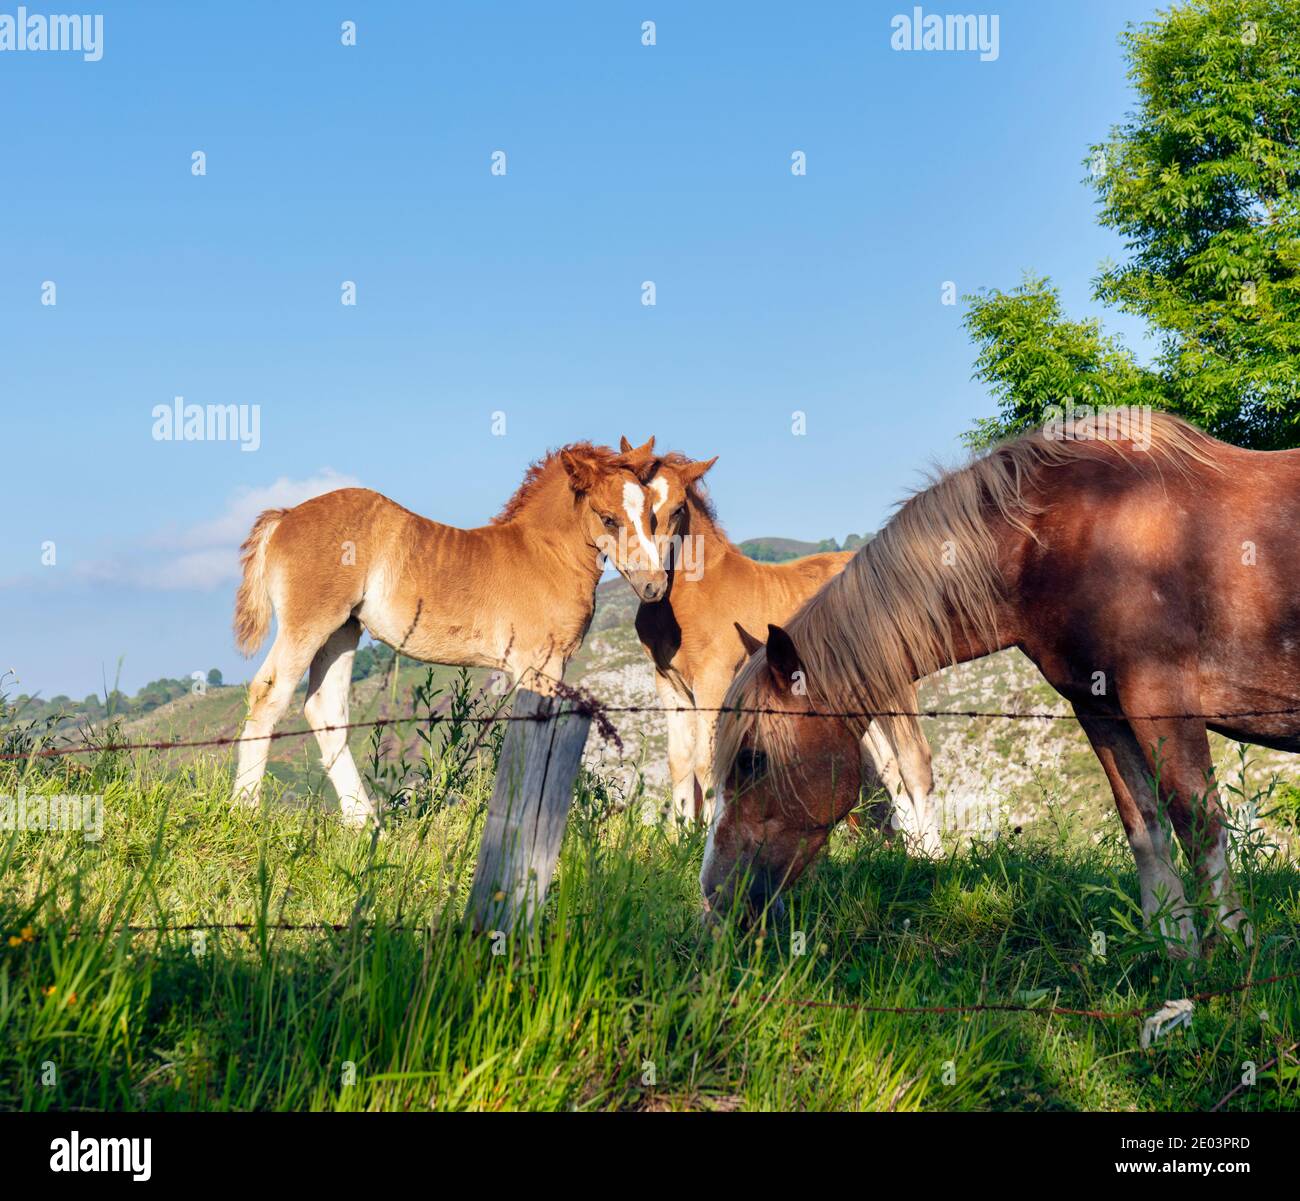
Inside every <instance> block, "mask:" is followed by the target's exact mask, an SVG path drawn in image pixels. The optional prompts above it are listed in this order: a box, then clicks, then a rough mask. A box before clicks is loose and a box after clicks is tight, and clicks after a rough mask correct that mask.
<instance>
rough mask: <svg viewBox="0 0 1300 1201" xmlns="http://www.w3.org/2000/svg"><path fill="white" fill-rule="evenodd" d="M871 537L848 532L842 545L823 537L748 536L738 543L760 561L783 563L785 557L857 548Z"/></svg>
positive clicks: (794, 557) (832, 539) (799, 557)
mask: <svg viewBox="0 0 1300 1201" xmlns="http://www.w3.org/2000/svg"><path fill="white" fill-rule="evenodd" d="M871 538H872V535H871V534H850V535H849V536H848V537H847V538H845V539H844V543H843V545H841V544H840V543H838V542H836V541H835V539H834V538H823V539H822V540H821V541H820V542H800V541H799V539H797V538H748V539H746V540H745V541H744V542H742V543H740V549H741V550H743V551H744V552H745V554H747V555H748V556H749V557H750V558H751V559H756V560H758V562H760V563H784V562H785V561H786V560H787V559H802V558H803V557H804V555H819V554H822V553H823V552H825V551H833V550H857V549H858V547H859V546H863V545H865V544H866V543H867V542H870V541H871Z"/></svg>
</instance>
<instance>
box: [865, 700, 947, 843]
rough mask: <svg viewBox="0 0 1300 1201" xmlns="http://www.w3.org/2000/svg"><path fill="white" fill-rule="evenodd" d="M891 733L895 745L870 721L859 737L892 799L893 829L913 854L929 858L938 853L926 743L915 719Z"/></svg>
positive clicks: (936, 815)
mask: <svg viewBox="0 0 1300 1201" xmlns="http://www.w3.org/2000/svg"><path fill="white" fill-rule="evenodd" d="M895 736H896V737H897V739H898V745H897V748H895V747H894V746H893V745H891V744H890V741H889V739H888V738H887V737H886V735H885V732H884V730H883V729H882V728H881V727H880V725H879V724H878V723H877V722H874V721H873V722H872V723H871V725H870V726H868V727H867V734H866V737H865V738H864V739H863V745H864V746H866V747H867V748H868V749H869V751H870V754H871V757H872V760H873V761H874V763H875V767H876V771H877V773H878V774H879V776H880V779H881V781H882V782H883V783H884V785H885V787H886V788H887V789H888V790H889V794H890V796H891V797H892V798H893V824H894V828H895V829H896V830H898V831H899V832H901V833H902V835H903V837H904V840H905V841H906V843H907V847H908V849H909V850H910V851H911V852H912V853H913V854H917V855H923V856H926V857H929V858H935V857H938V856H942V854H943V844H942V843H941V842H940V840H939V819H938V814H937V813H936V812H935V806H934V801H933V798H932V796H931V792H932V790H933V788H934V773H933V771H932V769H931V765H930V744H929V743H928V742H927V741H926V740H925V735H924V734H922V733H921V727H920V726H919V725H918V724H917V723H916V721H915V719H903V724H900V725H898V726H897V727H896V734H895Z"/></svg>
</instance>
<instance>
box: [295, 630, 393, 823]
mask: <svg viewBox="0 0 1300 1201" xmlns="http://www.w3.org/2000/svg"><path fill="white" fill-rule="evenodd" d="M360 636H361V630H360V627H359V626H358V625H357V623H356V622H355V620H353V621H348V622H346V623H345V624H344V625H343V626H342V627H341V628H340V629H338V630H336V631H335V632H334V633H333V634H331V635H330V637H329V638H328V639H327V641H326V643H325V645H324V646H323V647H321V649H320V650H319V651H317V653H316V656H315V658H313V659H312V663H311V672H310V674H309V675H308V678H307V704H306V706H305V709H304V712H305V713H306V715H307V724H308V725H310V726H311V728H312V729H313V730H315V731H316V742H317V744H318V745H319V746H320V756H321V764H322V766H323V767H324V768H325V773H326V774H327V775H328V776H329V779H330V783H331V784H332V785H333V786H334V791H335V793H336V794H337V795H338V798H339V809H340V812H341V813H342V817H343V824H344V825H345V826H349V827H352V828H353V829H360V828H361V827H363V826H367V825H371V824H373V823H374V822H375V821H376V820H377V817H378V814H377V811H376V809H375V806H374V803H373V802H372V801H371V799H370V797H369V796H368V795H367V794H366V787H365V785H364V784H363V783H362V782H361V773H360V772H358V771H357V765H356V763H355V762H354V761H353V758H352V752H351V751H350V750H349V749H348V732H347V730H346V728H344V727H346V726H347V724H348V690H349V689H350V688H351V686H352V660H353V656H354V654H355V652H356V648H357V640H358V639H359V638H360Z"/></svg>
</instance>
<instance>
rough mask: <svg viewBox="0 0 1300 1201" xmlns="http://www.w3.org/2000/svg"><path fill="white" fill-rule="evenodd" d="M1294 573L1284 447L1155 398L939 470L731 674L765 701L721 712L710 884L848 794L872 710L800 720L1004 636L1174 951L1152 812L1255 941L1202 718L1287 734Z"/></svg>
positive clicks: (1296, 603)
mask: <svg viewBox="0 0 1300 1201" xmlns="http://www.w3.org/2000/svg"><path fill="white" fill-rule="evenodd" d="M1107 423H1108V427H1109V428H1106V424H1107ZM1143 426H1145V429H1146V432H1145V433H1144V434H1143V435H1142V436H1141V437H1139V436H1138V435H1137V433H1135V431H1136V430H1138V429H1140V428H1142V427H1143ZM1297 567H1300V451H1285V452H1282V451H1277V452H1268V453H1265V452H1259V451H1248V450H1241V449H1238V448H1236V447H1232V446H1227V445H1224V444H1223V443H1221V442H1217V441H1215V440H1214V439H1212V438H1210V437H1208V436H1206V435H1205V434H1202V433H1201V432H1200V431H1198V430H1196V429H1195V428H1193V427H1192V426H1190V425H1187V424H1186V423H1184V422H1182V421H1179V420H1176V419H1175V418H1172V417H1168V416H1164V415H1160V414H1155V415H1153V414H1151V413H1150V411H1149V410H1130V409H1119V410H1102V411H1100V412H1099V413H1098V415H1097V417H1096V418H1095V419H1090V420H1087V419H1086V420H1081V421H1073V422H1070V423H1067V424H1064V425H1060V424H1058V425H1057V427H1056V428H1055V429H1053V427H1052V426H1051V425H1049V426H1048V428H1047V429H1045V430H1042V431H1037V432H1034V433H1032V434H1029V435H1025V436H1023V437H1021V438H1019V439H1016V440H1014V441H1011V442H1008V443H1006V444H1004V445H1002V446H1000V447H998V448H997V449H995V450H993V451H992V452H990V453H989V454H988V455H987V456H985V457H983V458H981V459H978V460H976V461H975V462H974V463H973V464H971V465H970V466H968V467H966V468H964V469H962V470H959V471H954V472H951V473H949V474H947V475H944V476H942V477H941V478H940V479H939V480H938V482H937V483H935V484H934V485H933V486H932V487H930V488H929V489H927V490H926V491H924V492H921V493H919V494H917V495H916V496H914V497H912V498H911V499H910V500H908V501H907V503H906V504H905V505H903V507H902V508H901V509H900V510H899V512H898V513H897V514H896V515H895V516H894V518H893V519H892V520H891V521H890V522H889V524H888V525H887V526H886V527H885V529H884V530H883V532H882V533H881V534H880V535H879V536H877V538H876V539H875V540H874V541H873V542H871V543H870V544H868V545H867V546H866V547H865V548H863V549H862V550H861V551H860V552H859V553H858V554H857V556H856V557H855V558H854V559H853V561H852V562H851V563H850V564H849V566H848V567H847V568H846V569H845V570H844V571H843V572H842V573H841V574H840V575H838V576H836V577H835V578H834V579H832V580H831V581H830V582H829V583H828V584H827V585H826V586H825V587H824V588H823V589H822V590H821V591H820V592H818V593H817V594H816V595H815V596H814V597H813V598H812V599H811V600H810V601H809V602H808V603H807V604H806V605H804V607H803V608H802V609H801V610H800V611H799V612H798V613H797V614H796V615H795V616H794V617H793V618H791V619H790V621H789V623H788V625H787V627H786V629H784V630H783V629H781V628H779V627H775V626H774V627H773V628H772V629H770V630H769V631H768V641H767V646H766V648H765V650H761V651H759V652H758V653H756V654H755V655H754V656H753V657H752V658H751V659H750V660H749V661H748V662H747V663H746V664H745V666H744V668H743V669H742V670H741V672H740V674H739V675H738V676H737V678H736V680H735V682H734V683H733V685H732V687H731V688H730V690H729V691H728V693H727V697H726V700H725V702H724V703H725V704H726V705H729V706H735V707H739V708H741V709H759V710H775V712H774V713H770V714H766V715H764V714H756V713H753V712H749V713H729V714H726V715H725V716H724V718H723V720H722V722H721V723H720V725H719V729H718V732H717V753H716V757H715V762H714V778H715V780H716V782H717V784H718V786H719V789H720V795H721V790H722V789H725V797H723V799H722V800H721V803H720V804H719V807H718V816H717V819H716V820H715V823H714V825H713V828H712V829H711V832H710V839H709V844H708V848H707V851H706V855H705V861H704V868H703V871H702V873H701V884H702V886H703V889H704V894H705V898H706V902H708V903H711V904H714V905H716V904H718V903H719V902H720V901H724V900H726V899H727V898H728V897H729V896H731V895H733V894H734V891H735V881H736V880H737V879H739V878H740V873H741V871H744V872H746V873H747V875H748V878H749V879H750V881H751V884H750V890H751V891H750V895H749V897H748V898H747V899H748V900H749V901H750V902H751V903H757V904H762V903H763V902H764V901H766V900H767V899H768V898H769V897H770V896H771V895H772V894H773V893H774V892H775V890H777V889H778V888H780V887H781V886H783V885H785V884H788V883H790V882H791V881H793V880H794V879H795V878H796V877H798V876H799V874H800V873H801V872H802V871H803V870H804V868H805V867H806V866H807V865H808V863H809V861H810V860H811V859H812V858H813V856H814V855H815V854H816V853H817V851H818V849H819V848H820V847H821V846H822V844H823V843H824V842H825V841H826V837H827V835H828V834H829V832H830V830H831V827H832V826H834V824H835V823H836V822H837V821H839V820H840V818H842V817H843V816H844V814H845V813H846V812H848V810H849V809H850V808H851V807H852V806H853V805H854V804H855V803H856V801H857V793H858V789H857V778H858V757H857V753H856V751H857V738H858V737H859V736H860V734H861V731H862V729H863V727H864V726H865V722H866V719H865V718H862V717H846V718H843V719H839V718H833V717H824V716H822V717H819V716H804V715H806V714H808V713H812V712H815V711H820V712H821V713H832V714H846V713H855V712H859V711H865V712H867V713H873V714H877V715H884V714H888V713H889V712H890V711H895V710H899V709H906V708H907V707H908V705H907V702H908V700H909V698H910V696H911V692H910V689H911V685H912V683H913V681H914V680H916V679H918V678H919V677H922V676H925V675H927V674H929V673H930V672H932V671H935V670H936V669H938V668H940V667H942V666H945V665H947V664H951V663H959V662H963V661H965V660H969V659H974V658H978V657H980V656H981V655H987V654H989V653H991V652H993V651H996V650H999V649H1001V648H1003V647H1008V646H1018V647H1019V648H1020V649H1021V650H1023V651H1024V652H1025V654H1027V655H1028V656H1029V657H1030V658H1031V659H1032V660H1033V661H1034V662H1035V663H1036V664H1037V665H1038V668H1039V670H1040V671H1041V672H1042V673H1043V675H1044V676H1045V677H1046V678H1047V680H1048V681H1049V682H1050V683H1051V684H1052V685H1053V686H1054V687H1055V688H1056V689H1057V690H1058V691H1059V692H1060V693H1061V694H1062V695H1063V696H1064V697H1065V698H1066V699H1067V700H1069V701H1070V702H1071V704H1072V705H1073V707H1074V711H1075V713H1076V714H1077V715H1078V719H1079V722H1080V724H1081V725H1082V726H1083V729H1084V732H1085V733H1086V734H1087V736H1088V739H1089V740H1090V742H1091V743H1092V747H1093V750H1094V751H1095V752H1096V755H1097V758H1098V759H1099V760H1100V761H1101V765H1102V767H1103V769H1104V770H1105V772H1106V775H1107V778H1108V779H1109V782H1110V785H1111V789H1112V791H1113V792H1114V795H1115V804H1116V807H1117V808H1118V810H1119V816H1120V819H1121V821H1122V822H1123V825H1124V829H1125V831H1126V832H1127V834H1128V839H1129V845H1130V846H1131V848H1132V851H1133V857H1134V859H1135V860H1136V863H1137V870H1138V878H1139V882H1140V889H1141V902H1142V910H1143V913H1144V914H1145V915H1146V918H1147V921H1148V923H1150V922H1151V921H1152V919H1153V918H1157V917H1158V919H1159V923H1160V929H1161V932H1162V933H1163V934H1164V935H1165V936H1166V938H1167V939H1168V940H1169V942H1168V946H1169V950H1170V952H1171V953H1172V954H1175V955H1178V954H1195V953H1196V950H1197V933H1196V927H1195V923H1194V921H1193V908H1192V905H1190V904H1189V902H1188V900H1187V898H1186V896H1185V894H1184V890H1183V883H1182V880H1181V878H1180V877H1179V875H1178V873H1177V872H1176V871H1175V870H1174V867H1173V863H1172V861H1171V857H1170V850H1171V848H1170V841H1169V838H1168V837H1167V836H1166V832H1165V826H1164V824H1163V822H1162V818H1163V817H1164V815H1165V813H1166V812H1167V814H1168V817H1169V818H1170V819H1171V821H1172V826H1173V829H1174V831H1175V832H1176V833H1177V836H1178V838H1179V840H1180V841H1181V842H1182V844H1183V847H1184V849H1185V850H1186V853H1187V857H1188V859H1189V861H1190V863H1191V864H1192V866H1193V868H1194V870H1195V873H1196V877H1197V879H1198V882H1199V884H1200V887H1201V889H1202V890H1203V893H1204V895H1205V897H1206V898H1207V900H1208V901H1209V903H1210V905H1211V906H1212V908H1213V910H1214V913H1213V928H1212V931H1211V932H1212V933H1217V932H1218V927H1222V928H1223V929H1226V930H1228V931H1232V930H1240V933H1241V936H1242V938H1243V940H1245V941H1249V938H1250V927H1249V924H1248V922H1247V921H1246V919H1245V914H1244V913H1243V911H1242V909H1241V905H1240V903H1239V901H1238V899H1237V895H1236V892H1235V891H1234V889H1233V885H1232V882H1231V880H1230V877H1229V873H1228V865H1227V839H1226V836H1225V830H1224V822H1223V816H1222V812H1221V809H1220V805H1219V798H1218V793H1217V790H1216V786H1215V780H1214V770H1213V762H1212V760H1211V757H1210V748H1209V742H1208V739H1207V735H1206V731H1207V730H1216V731H1218V732H1219V733H1222V734H1225V735H1227V736H1228V737H1230V738H1235V739H1238V740H1240V741H1242V742H1251V743H1256V744H1259V745H1261V746H1267V747H1272V748H1275V749H1280V750H1284V751H1300V588H1298V587H1297V583H1296V571H1297ZM796 671H802V672H803V673H804V678H806V680H807V694H806V695H803V696H800V695H797V694H796V692H795V691H794V690H793V689H792V688H791V679H792V677H793V673H795V672H796ZM881 720H882V721H883V722H884V723H885V724H886V726H888V725H889V724H891V722H890V719H889V718H888V717H887V716H882V718H881ZM1166 918H1168V919H1170V922H1171V923H1172V925H1171V924H1170V922H1167V921H1166Z"/></svg>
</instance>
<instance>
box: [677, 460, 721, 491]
mask: <svg viewBox="0 0 1300 1201" xmlns="http://www.w3.org/2000/svg"><path fill="white" fill-rule="evenodd" d="M717 461H718V456H717V455H714V456H713V458H711V459H697V460H696V461H695V462H694V463H687V464H686V466H685V467H683V468H682V469H681V472H680V474H681V477H682V484H683V485H684V486H685V487H687V488H689V487H690V486H691V485H692V484H693V483H695V482H696V480H698V479H700V477H701V476H703V475H704V473H705V472H706V471H708V469H709V468H710V467H712V466H713V464H714V463H716V462H717Z"/></svg>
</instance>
